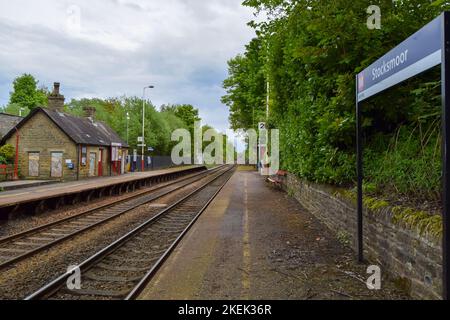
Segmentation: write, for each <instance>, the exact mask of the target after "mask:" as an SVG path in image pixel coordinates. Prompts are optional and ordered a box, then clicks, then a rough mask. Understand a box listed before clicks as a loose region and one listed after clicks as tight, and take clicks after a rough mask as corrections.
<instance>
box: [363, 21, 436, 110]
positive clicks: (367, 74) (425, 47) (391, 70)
mask: <svg viewBox="0 0 450 320" xmlns="http://www.w3.org/2000/svg"><path fill="white" fill-rule="evenodd" d="M442 30H443V15H440V16H439V17H437V18H436V19H434V20H433V21H431V22H430V23H428V24H427V25H426V26H425V27H423V28H422V29H420V30H419V31H417V32H416V33H415V34H413V35H412V36H411V37H409V38H408V39H406V40H405V41H403V42H402V43H401V44H399V45H398V46H397V47H395V48H394V49H392V50H391V51H389V52H388V53H387V54H385V55H384V56H383V57H381V58H380V59H378V60H377V61H376V62H374V63H373V64H372V65H370V66H369V67H368V68H366V69H365V70H364V71H362V72H361V73H360V74H358V77H357V82H358V84H357V88H358V102H361V101H364V100H365V99H367V98H369V97H371V96H373V95H375V94H377V93H379V92H381V91H384V90H386V89H388V88H390V87H392V86H394V85H396V84H398V83H400V82H402V81H405V80H407V79H409V78H411V77H413V76H415V75H417V74H419V73H422V72H424V71H426V70H428V69H430V68H433V67H435V66H437V65H439V64H440V63H441V62H442Z"/></svg>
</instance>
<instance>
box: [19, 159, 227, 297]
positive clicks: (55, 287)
mask: <svg viewBox="0 0 450 320" xmlns="http://www.w3.org/2000/svg"><path fill="white" fill-rule="evenodd" d="M234 168H235V166H231V167H230V168H227V170H224V171H223V172H219V174H218V175H217V176H215V177H214V178H212V179H211V180H210V181H207V182H206V183H204V184H203V185H201V186H200V187H198V188H197V189H196V190H194V191H192V192H190V193H189V194H187V195H186V196H184V197H183V198H182V199H180V200H178V201H176V202H175V203H173V204H171V205H170V206H169V207H167V208H165V209H163V210H162V211H161V212H159V213H158V214H157V215H156V216H154V217H152V218H150V219H148V220H147V221H145V222H144V223H142V224H141V225H139V226H138V227H136V228H135V229H133V230H132V231H130V232H128V233H127V234H125V235H124V236H122V237H121V238H120V239H117V240H116V241H114V242H113V243H111V244H109V245H108V246H107V247H105V248H103V249H102V250H100V251H99V252H97V253H95V254H94V255H93V256H91V257H89V258H88V259H86V260H85V261H84V262H82V263H81V264H79V265H78V268H79V270H80V271H82V272H86V271H88V270H89V269H91V268H92V267H93V266H95V264H96V263H98V262H99V261H101V260H102V259H104V258H105V257H107V256H108V255H109V254H111V253H112V252H114V251H115V250H117V249H118V248H120V247H121V246H123V245H124V244H126V243H127V242H128V241H129V240H131V239H132V238H134V237H136V236H138V235H139V234H140V233H141V232H143V231H144V230H145V229H146V228H147V227H149V226H151V225H152V224H154V223H155V222H157V221H158V220H159V219H161V218H162V217H164V216H165V215H166V214H167V213H169V212H170V211H171V210H172V209H174V208H176V207H177V206H179V205H180V204H182V203H184V202H185V201H186V200H189V199H190V198H191V197H192V196H194V195H196V194H197V193H199V192H200V191H201V190H203V189H204V188H206V187H207V186H209V185H210V184H211V183H213V182H215V181H216V180H218V179H219V178H220V177H222V176H223V175H225V174H226V173H229V172H232V171H233V170H234ZM231 176H232V175H230V177H228V178H227V179H226V181H225V182H224V183H223V184H221V186H220V187H219V188H218V190H217V191H216V192H215V193H214V194H213V196H212V197H210V199H208V201H207V203H206V204H205V205H204V206H202V208H201V209H200V211H199V212H198V213H197V215H196V216H195V217H194V218H193V220H192V221H191V222H190V223H189V226H188V227H187V228H185V229H184V230H183V232H182V233H181V234H180V235H179V236H178V237H177V239H176V240H175V242H174V243H172V245H171V246H170V248H169V249H167V250H165V252H164V254H163V256H162V257H161V258H160V259H159V260H158V262H157V267H156V268H155V266H153V267H152V268H151V270H149V272H147V273H146V274H145V276H144V277H143V278H142V279H141V280H140V281H139V284H138V286H135V287H134V288H133V289H132V290H131V292H130V294H129V295H127V297H126V299H129V298H130V297H134V296H135V295H136V294H137V293H138V292H140V290H141V288H142V286H143V285H144V284H146V283H147V281H148V280H149V279H150V278H151V276H152V275H153V274H154V272H155V271H156V270H157V269H158V268H159V267H160V266H161V265H162V263H163V262H164V261H165V259H166V258H167V257H168V256H169V254H170V252H171V251H172V250H173V249H174V248H175V247H176V245H177V244H178V243H179V241H181V239H182V238H183V236H184V235H185V234H186V233H187V232H188V230H189V228H190V227H192V225H193V224H194V223H195V221H196V220H197V219H198V218H199V217H200V215H201V213H203V212H204V210H205V209H206V208H207V207H208V205H209V204H210V203H211V201H213V200H214V198H215V197H216V196H217V194H218V193H219V192H220V190H221V189H222V188H223V187H224V186H225V184H226V183H227V182H228V181H229V179H230V178H231ZM71 275H72V273H71V272H70V271H68V272H66V273H64V274H62V275H60V276H59V277H58V278H56V279H54V280H53V281H51V282H50V283H48V284H46V285H45V286H43V287H41V288H40V289H38V290H37V291H35V292H34V293H32V294H30V295H29V296H27V297H25V298H24V300H37V299H44V298H49V297H51V296H52V295H54V294H55V293H57V292H58V291H59V290H60V288H61V286H62V285H63V284H64V283H65V282H66V281H67V279H68V278H69V277H70V276H71Z"/></svg>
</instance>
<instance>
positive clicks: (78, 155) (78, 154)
mask: <svg viewBox="0 0 450 320" xmlns="http://www.w3.org/2000/svg"><path fill="white" fill-rule="evenodd" d="M80 148H81V146H80V145H77V181H78V180H80Z"/></svg>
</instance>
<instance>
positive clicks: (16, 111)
mask: <svg viewBox="0 0 450 320" xmlns="http://www.w3.org/2000/svg"><path fill="white" fill-rule="evenodd" d="M1 112H4V113H8V114H13V115H16V116H19V115H22V117H26V116H27V115H28V113H30V110H29V109H28V108H23V107H21V106H20V105H19V104H18V103H10V104H8V105H7V106H5V107H4V108H2V109H1Z"/></svg>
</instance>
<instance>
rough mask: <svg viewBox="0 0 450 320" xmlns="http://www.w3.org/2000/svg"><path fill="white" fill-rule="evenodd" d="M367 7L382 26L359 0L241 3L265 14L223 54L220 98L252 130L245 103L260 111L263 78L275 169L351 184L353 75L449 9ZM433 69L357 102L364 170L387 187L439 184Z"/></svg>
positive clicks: (418, 1) (418, 0)
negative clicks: (242, 42) (277, 158)
mask: <svg viewBox="0 0 450 320" xmlns="http://www.w3.org/2000/svg"><path fill="white" fill-rule="evenodd" d="M374 4H377V5H379V6H380V8H381V12H382V22H381V23H382V28H381V29H380V30H369V29H368V27H367V24H366V22H367V18H368V14H367V7H368V5H369V4H368V2H367V1H365V0H364V1H363V0H354V1H348V0H335V1H292V0H245V1H244V5H246V6H249V7H252V8H254V10H255V12H256V14H259V13H263V14H264V17H265V19H262V22H254V21H252V22H250V23H249V24H250V25H251V26H252V27H253V28H255V31H256V35H257V37H256V39H254V40H252V41H251V42H250V43H249V44H248V45H247V47H246V50H245V52H244V54H242V55H239V56H237V57H235V58H234V59H232V60H230V62H229V76H228V78H227V79H226V80H225V81H224V88H225V90H226V91H227V94H226V95H225V96H224V97H223V99H222V101H223V102H224V103H225V104H226V105H227V106H228V107H229V108H230V120H231V124H232V126H233V128H235V129H238V128H244V129H245V128H248V127H251V126H252V123H251V122H252V121H251V115H252V113H253V112H252V109H253V108H256V110H257V112H256V114H257V115H258V114H259V112H260V106H263V105H264V103H263V101H262V100H263V98H264V97H265V87H264V83H265V81H267V80H268V81H270V84H271V86H270V88H271V90H270V98H271V101H270V119H269V124H270V125H271V126H274V127H276V128H278V129H279V130H280V152H281V160H282V167H283V168H284V169H286V170H289V171H290V172H292V173H294V174H297V175H298V176H300V177H302V178H306V179H308V180H311V181H315V182H321V183H333V184H341V185H348V184H352V183H353V182H354V179H355V173H356V170H355V125H356V124H355V106H354V103H355V101H354V100H355V75H356V74H357V73H358V72H360V71H361V70H363V69H364V68H366V67H368V66H369V65H370V64H371V63H372V62H374V61H375V60H376V59H377V58H379V57H380V56H382V55H383V54H384V53H386V52H388V51H389V50H390V49H392V48H393V47H394V46H396V45H397V44H399V43H400V42H402V41H403V40H404V39H405V38H407V37H408V36H410V35H411V34H413V33H414V32H415V31H417V30H418V29H420V28H421V27H423V26H424V25H425V24H426V23H428V22H429V21H431V20H432V19H433V18H435V17H436V16H437V15H438V14H439V13H440V12H441V11H443V10H446V9H448V8H449V7H450V4H449V3H448V2H447V1H441V0H437V1H434V2H431V1H429V0H404V1H395V2H393V1H388V0H380V1H376V3H374ZM436 71H437V72H436ZM438 73H439V70H430V72H428V73H425V74H422V75H421V77H420V78H415V79H410V80H408V81H407V82H405V83H403V84H402V85H400V86H397V87H396V88H393V89H392V90H388V91H386V92H384V93H383V94H381V95H379V96H377V97H373V99H370V100H369V101H365V102H364V104H363V105H362V109H363V113H364V114H363V117H364V123H363V129H364V137H365V144H364V145H365V146H366V151H367V153H366V154H368V155H370V157H369V156H367V157H365V162H366V164H365V166H366V171H365V172H366V177H367V180H369V181H376V183H377V184H379V185H380V186H383V185H384V186H386V187H385V188H384V189H385V190H389V186H392V182H394V183H395V185H394V186H393V188H391V189H390V190H394V191H396V190H409V191H412V192H415V193H421V194H422V193H425V192H426V190H430V189H433V190H438V189H439V179H440V170H439V163H440V159H439V154H440V152H439V150H438V148H439V143H438V142H439V141H438V140H439V134H440V133H439V127H440V126H439V122H440V108H439V105H440V104H439V95H440V92H439V88H440V87H439V83H436V82H438V79H439V76H438ZM423 84H424V85H423ZM436 97H437V98H436ZM255 122H256V121H255ZM393 149H395V150H393ZM386 150H389V152H390V154H386ZM420 157H427V158H426V160H427V161H421V160H419V158H420ZM410 159H413V161H410ZM388 161H390V162H388ZM394 162H395V163H394ZM422 162H425V163H429V164H430V165H418V164H420V163H422ZM411 165H414V170H413V169H412V168H411ZM393 168H396V169H395V170H394V169H393ZM436 168H437V169H436ZM383 172H389V174H386V173H384V174H383ZM405 173H407V174H405ZM380 177H382V178H380ZM377 179H378V180H377ZM380 189H383V188H382V187H381V188H380Z"/></svg>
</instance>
